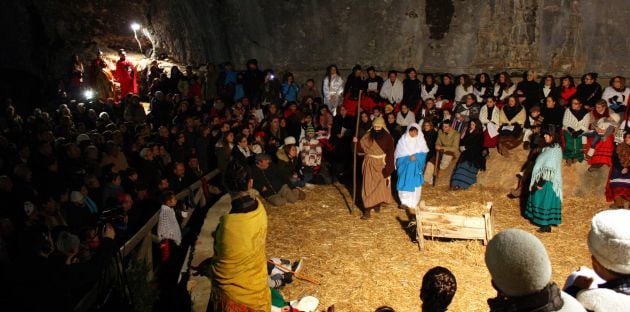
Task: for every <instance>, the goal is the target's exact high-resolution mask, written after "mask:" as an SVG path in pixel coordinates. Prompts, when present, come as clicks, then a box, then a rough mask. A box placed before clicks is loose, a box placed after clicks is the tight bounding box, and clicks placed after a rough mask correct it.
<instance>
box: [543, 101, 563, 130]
mask: <svg viewBox="0 0 630 312" xmlns="http://www.w3.org/2000/svg"><path fill="white" fill-rule="evenodd" d="M540 115H541V116H543V117H544V121H545V124H554V125H562V118H563V117H564V109H563V108H562V107H560V106H558V105H556V106H554V107H553V108H548V107H547V105H543V107H541V108H540Z"/></svg>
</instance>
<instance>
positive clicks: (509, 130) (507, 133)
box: [498, 96, 527, 156]
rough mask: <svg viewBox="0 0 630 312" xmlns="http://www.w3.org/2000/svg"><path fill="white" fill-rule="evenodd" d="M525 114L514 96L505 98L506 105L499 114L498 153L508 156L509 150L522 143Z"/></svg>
mask: <svg viewBox="0 0 630 312" xmlns="http://www.w3.org/2000/svg"><path fill="white" fill-rule="evenodd" d="M526 117H527V112H526V110H525V108H524V107H523V106H522V105H521V104H520V103H519V102H518V99H517V98H516V97H515V96H509V97H507V98H506V105H504V106H503V109H502V110H501V113H500V114H499V123H500V127H499V145H498V150H499V153H500V154H501V155H503V156H508V152H509V150H511V149H513V148H515V147H517V146H518V145H519V144H521V142H522V141H523V126H524V125H525V118H526Z"/></svg>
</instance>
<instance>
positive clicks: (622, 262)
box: [588, 209, 630, 274]
mask: <svg viewBox="0 0 630 312" xmlns="http://www.w3.org/2000/svg"><path fill="white" fill-rule="evenodd" d="M629 225H630V211H628V210H625V209H615V210H606V211H602V212H600V213H598V214H596V215H595V216H594V217H593V221H592V222H591V231H590V232H589V233H588V249H589V250H590V252H591V254H592V255H593V256H594V257H595V259H597V262H599V263H600V264H601V265H602V266H604V267H605V268H606V269H608V270H611V271H613V272H616V273H620V274H630V227H629Z"/></svg>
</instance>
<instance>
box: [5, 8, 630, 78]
mask: <svg viewBox="0 0 630 312" xmlns="http://www.w3.org/2000/svg"><path fill="white" fill-rule="evenodd" d="M628 16H630V2H628V1H626V0H583V1H570V0H512V1H509V0H505V1H499V0H488V1H481V0H469V1H464V0H397V1H394V0H379V1H364V0H338V1H286V0H266V1H259V0H139V1H122V0H91V1H73V0H58V1H47V0H33V1H22V0H8V1H5V2H3V10H0V27H2V29H3V36H4V38H3V40H4V42H3V47H4V49H3V50H4V51H3V52H2V57H0V68H23V69H24V70H25V71H26V72H29V73H31V74H33V75H35V76H38V77H41V78H42V79H50V78H58V77H60V76H61V75H62V73H63V71H64V68H65V66H66V64H67V62H68V57H69V55H71V54H72V53H77V52H78V53H80V54H81V55H82V56H83V57H84V59H86V60H87V59H90V58H91V57H92V56H93V54H94V52H95V51H96V48H97V47H110V48H119V47H125V48H127V49H135V48H136V47H137V45H136V43H135V41H134V40H133V33H132V32H131V29H130V28H129V24H130V23H131V22H132V21H137V22H139V23H141V24H142V25H143V26H148V27H149V28H150V30H151V31H152V33H153V34H154V35H155V36H156V38H157V40H158V48H157V51H158V52H159V53H161V52H164V53H167V54H169V55H171V56H173V57H175V58H176V59H178V60H180V61H183V62H195V63H198V62H205V61H212V62H223V61H226V60H232V61H233V62H234V63H235V64H237V67H241V66H242V64H244V62H245V61H246V60H247V59H249V58H252V57H255V58H257V59H258V60H259V62H260V64H261V67H268V66H274V68H276V69H278V70H282V69H287V68H291V69H294V70H301V71H313V70H317V71H318V72H320V71H322V69H323V68H325V67H326V66H327V65H329V64H330V63H335V64H337V65H338V66H339V67H340V68H341V69H349V68H351V67H352V66H353V65H354V64H356V63H359V64H369V65H374V66H376V67H377V68H378V69H380V70H387V69H389V68H394V69H399V70H402V69H404V68H406V67H408V66H414V67H416V68H419V69H420V70H421V71H434V72H446V71H448V72H454V73H460V72H477V71H480V70H484V71H489V72H496V71H499V70H503V69H507V70H508V71H510V72H520V71H521V70H523V69H529V68H534V69H539V70H541V71H543V72H547V71H550V72H553V73H564V72H568V73H572V74H578V73H583V72H585V71H597V72H599V73H600V74H601V75H602V76H609V75H610V74H622V75H625V76H630V62H628V61H627V60H628V59H630V41H628V35H627V32H628V28H627V17H628ZM141 39H142V38H141ZM144 44H148V42H147V41H144ZM344 73H347V70H346V71H344Z"/></svg>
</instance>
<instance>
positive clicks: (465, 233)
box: [422, 223, 486, 240]
mask: <svg viewBox="0 0 630 312" xmlns="http://www.w3.org/2000/svg"><path fill="white" fill-rule="evenodd" d="M422 234H424V236H429V237H444V238H459V239H481V240H483V239H485V238H486V231H485V229H484V228H479V229H474V228H457V227H443V226H436V225H435V224H426V223H423V224H422Z"/></svg>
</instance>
